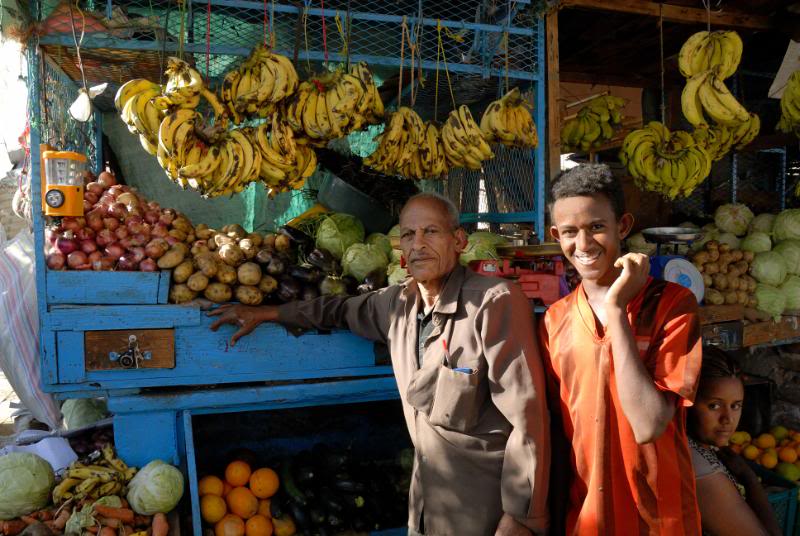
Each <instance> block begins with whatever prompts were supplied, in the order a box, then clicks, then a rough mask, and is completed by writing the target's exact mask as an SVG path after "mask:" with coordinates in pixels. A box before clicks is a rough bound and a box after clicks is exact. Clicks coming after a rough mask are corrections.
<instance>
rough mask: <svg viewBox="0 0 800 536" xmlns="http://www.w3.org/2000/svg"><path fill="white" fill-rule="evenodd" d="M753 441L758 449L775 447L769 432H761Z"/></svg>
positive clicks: (773, 438) (773, 439)
mask: <svg viewBox="0 0 800 536" xmlns="http://www.w3.org/2000/svg"><path fill="white" fill-rule="evenodd" d="M753 443H755V444H756V446H757V447H758V448H760V449H768V448H774V447H775V444H776V443H775V437H774V436H772V435H770V434H761V435H760V436H758V437H757V438H756V439H755V441H753Z"/></svg>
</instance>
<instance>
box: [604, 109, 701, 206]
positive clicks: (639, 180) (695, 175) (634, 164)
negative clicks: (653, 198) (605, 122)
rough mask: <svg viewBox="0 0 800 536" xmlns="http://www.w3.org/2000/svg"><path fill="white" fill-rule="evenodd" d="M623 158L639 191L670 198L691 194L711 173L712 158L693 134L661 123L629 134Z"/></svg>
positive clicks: (655, 122) (625, 141)
mask: <svg viewBox="0 0 800 536" xmlns="http://www.w3.org/2000/svg"><path fill="white" fill-rule="evenodd" d="M619 157H620V161H621V162H622V164H623V165H625V166H627V168H628V172H629V173H630V174H631V175H632V176H633V178H634V181H635V182H636V185H637V186H638V187H639V188H641V189H644V190H650V191H653V192H659V193H661V194H662V195H664V196H665V197H668V198H669V199H675V198H676V197H678V196H679V195H682V196H688V195H690V194H691V193H692V192H693V191H694V189H695V188H696V187H697V185H699V184H700V183H701V182H703V181H704V180H705V179H706V177H708V175H709V173H711V162H712V160H711V156H710V155H709V153H708V152H707V151H706V150H705V149H704V148H703V147H702V146H701V145H700V144H698V143H697V142H696V141H695V139H694V137H692V135H691V134H689V133H688V132H686V131H683V130H677V131H674V132H670V131H669V129H668V128H667V127H666V126H664V125H663V124H662V123H659V122H657V121H651V122H650V123H648V124H647V125H646V126H645V127H644V128H642V129H639V130H634V131H633V132H631V133H630V134H628V135H627V136H626V137H625V140H624V141H623V142H622V150H621V151H620V155H619Z"/></svg>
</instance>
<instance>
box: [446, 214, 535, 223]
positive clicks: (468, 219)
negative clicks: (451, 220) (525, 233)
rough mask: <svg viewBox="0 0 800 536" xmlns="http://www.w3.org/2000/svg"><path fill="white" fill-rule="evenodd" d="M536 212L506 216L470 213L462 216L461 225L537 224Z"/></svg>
mask: <svg viewBox="0 0 800 536" xmlns="http://www.w3.org/2000/svg"><path fill="white" fill-rule="evenodd" d="M536 217H537V215H536V212H534V211H528V212H510V213H506V214H498V213H496V212H492V213H486V212H468V213H466V214H461V223H478V222H488V223H521V222H535V221H536Z"/></svg>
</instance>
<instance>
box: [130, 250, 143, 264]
mask: <svg viewBox="0 0 800 536" xmlns="http://www.w3.org/2000/svg"><path fill="white" fill-rule="evenodd" d="M128 253H130V255H131V256H132V257H133V260H134V261H136V263H137V264H138V263H140V262H142V261H143V260H144V258H145V257H146V256H147V255H146V254H145V252H144V248H143V247H141V246H135V247H132V248H131V249H130V250H128Z"/></svg>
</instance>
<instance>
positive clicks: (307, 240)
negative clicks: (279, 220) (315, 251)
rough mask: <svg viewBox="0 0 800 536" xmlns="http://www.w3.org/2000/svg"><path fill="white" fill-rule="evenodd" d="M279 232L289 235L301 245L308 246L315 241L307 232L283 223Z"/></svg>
mask: <svg viewBox="0 0 800 536" xmlns="http://www.w3.org/2000/svg"><path fill="white" fill-rule="evenodd" d="M278 232H279V233H280V234H282V235H284V236H288V237H289V239H290V240H291V241H292V242H294V243H295V244H298V245H300V246H307V245H309V244H313V243H314V241H313V240H312V239H311V237H310V236H308V235H307V234H306V233H304V232H303V231H301V230H299V229H295V228H294V227H290V226H288V225H282V226H281V227H279V228H278Z"/></svg>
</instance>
